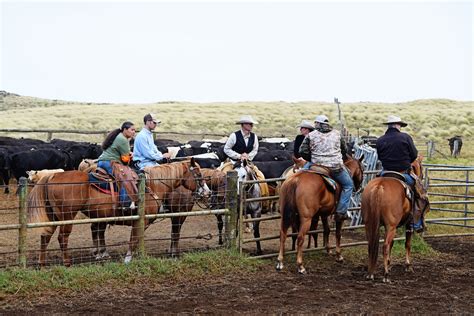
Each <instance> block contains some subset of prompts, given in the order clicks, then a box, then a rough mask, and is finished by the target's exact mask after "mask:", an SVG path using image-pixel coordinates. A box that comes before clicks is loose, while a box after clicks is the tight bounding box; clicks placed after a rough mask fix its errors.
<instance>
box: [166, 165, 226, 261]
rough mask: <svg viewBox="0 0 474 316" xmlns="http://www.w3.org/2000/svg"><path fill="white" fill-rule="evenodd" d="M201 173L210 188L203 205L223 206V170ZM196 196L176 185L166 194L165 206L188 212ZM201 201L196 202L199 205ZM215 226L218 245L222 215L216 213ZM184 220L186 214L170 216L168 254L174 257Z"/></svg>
mask: <svg viewBox="0 0 474 316" xmlns="http://www.w3.org/2000/svg"><path fill="white" fill-rule="evenodd" d="M201 174H202V177H203V178H204V180H205V181H206V183H207V186H208V187H209V189H210V190H211V196H210V198H207V199H206V201H205V202H204V204H206V205H204V207H206V208H210V209H217V208H224V207H225V178H226V175H225V173H224V172H222V171H220V170H217V169H207V168H203V169H201ZM195 202H196V198H195V196H194V195H193V192H192V191H190V190H188V189H186V188H185V187H183V186H180V187H178V188H177V189H176V190H174V191H172V192H170V193H168V194H167V195H166V206H167V207H168V208H169V209H170V210H171V211H172V212H173V213H174V212H190V211H191V210H192V209H193V206H194V203H195ZM201 204H203V203H200V202H199V203H198V205H201ZM216 217H217V227H218V229H219V245H222V244H223V240H222V229H223V226H224V222H223V220H222V215H216ZM185 220H186V216H179V217H172V218H171V224H172V225H171V246H170V255H171V256H172V257H175V256H177V255H178V254H179V237H180V233H181V227H182V225H183V224H184V221H185Z"/></svg>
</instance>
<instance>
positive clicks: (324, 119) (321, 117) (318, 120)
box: [314, 115, 329, 124]
mask: <svg viewBox="0 0 474 316" xmlns="http://www.w3.org/2000/svg"><path fill="white" fill-rule="evenodd" d="M314 122H315V123H326V124H329V119H328V117H327V116H326V115H318V116H316V118H315V119H314Z"/></svg>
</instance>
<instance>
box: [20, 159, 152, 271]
mask: <svg viewBox="0 0 474 316" xmlns="http://www.w3.org/2000/svg"><path fill="white" fill-rule="evenodd" d="M114 169H115V167H114ZM119 169H120V170H121V171H120V172H118V173H116V174H115V178H116V180H117V183H118V184H119V185H123V186H124V187H126V188H128V189H127V192H129V195H130V198H131V200H132V203H135V204H136V203H137V202H138V195H137V194H136V193H137V188H136V179H137V176H136V174H135V173H134V172H133V171H132V170H130V169H129V167H126V166H122V167H119ZM130 192H134V194H130ZM116 199H117V197H116V196H115V197H114V196H113V195H109V194H105V193H102V192H100V191H98V190H96V189H95V188H93V187H92V186H91V185H90V184H89V177H88V175H87V173H85V172H82V171H66V172H62V173H56V174H52V175H49V176H46V177H43V178H41V179H40V181H39V182H38V183H37V185H35V187H34V188H33V189H32V190H31V192H30V194H29V195H28V218H29V222H50V221H67V220H73V219H74V218H75V217H76V215H77V213H78V212H79V211H82V212H83V213H84V214H85V215H87V216H89V217H90V218H102V217H113V216H120V215H123V214H122V213H120V210H119V208H118V207H117V202H116ZM156 211H157V204H156V203H153V204H149V205H147V206H146V208H145V212H146V213H147V214H152V213H156ZM136 223H137V221H133V222H130V221H128V222H127V225H132V226H133V228H132V232H131V235H130V247H133V245H134V244H135V242H136V240H137V227H136V226H137V225H136ZM56 227H57V226H54V225H53V226H48V227H44V228H42V231H41V251H40V256H39V264H40V265H41V266H43V265H44V264H45V258H46V249H47V247H48V244H49V242H50V240H51V237H52V235H53V234H54V232H55V230H56ZM71 231H72V224H68V225H61V226H60V228H59V235H58V241H59V245H60V247H61V250H62V255H63V263H64V265H65V266H70V265H71V258H70V256H69V252H68V249H67V246H68V240H69V235H70V233H71Z"/></svg>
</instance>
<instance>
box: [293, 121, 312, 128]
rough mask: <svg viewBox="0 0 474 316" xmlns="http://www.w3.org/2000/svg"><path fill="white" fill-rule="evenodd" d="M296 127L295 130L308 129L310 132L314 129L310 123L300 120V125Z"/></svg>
mask: <svg viewBox="0 0 474 316" xmlns="http://www.w3.org/2000/svg"><path fill="white" fill-rule="evenodd" d="M296 127H297V128H301V127H304V128H307V129H310V130H313V129H314V125H313V124H312V123H311V122H310V121H307V120H302V121H301V123H300V125H298V126H296Z"/></svg>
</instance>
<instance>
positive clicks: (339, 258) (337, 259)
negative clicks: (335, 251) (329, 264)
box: [336, 255, 344, 263]
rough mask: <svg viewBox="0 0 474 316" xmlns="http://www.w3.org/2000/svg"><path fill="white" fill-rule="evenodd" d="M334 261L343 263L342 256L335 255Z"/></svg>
mask: <svg viewBox="0 0 474 316" xmlns="http://www.w3.org/2000/svg"><path fill="white" fill-rule="evenodd" d="M336 262H337V263H343V262H344V257H343V256H341V255H339V256H337V257H336Z"/></svg>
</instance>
